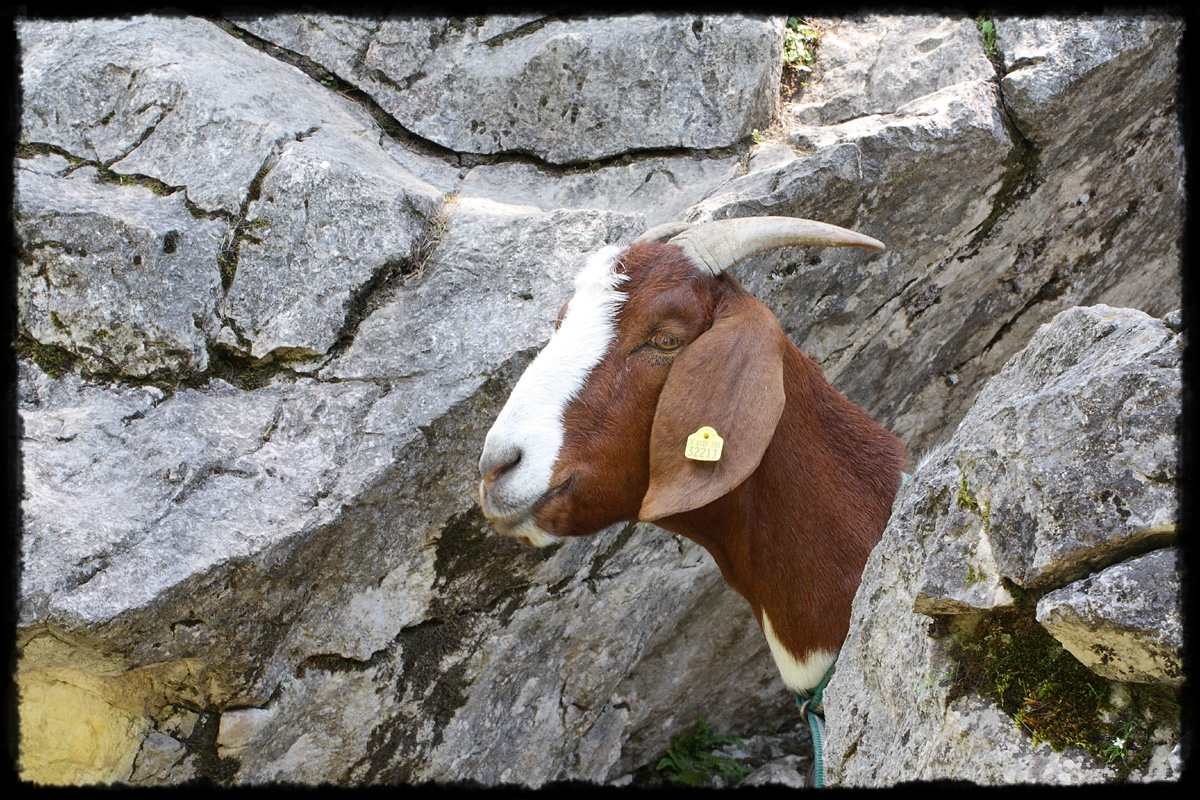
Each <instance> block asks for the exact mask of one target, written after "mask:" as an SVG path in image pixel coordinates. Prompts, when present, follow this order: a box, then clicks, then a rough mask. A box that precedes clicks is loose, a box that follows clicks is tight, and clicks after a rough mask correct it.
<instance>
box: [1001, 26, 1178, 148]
mask: <svg viewBox="0 0 1200 800" xmlns="http://www.w3.org/2000/svg"><path fill="white" fill-rule="evenodd" d="M1178 24H1179V23H1178V20H1176V19H1171V18H1169V17H1165V16H1160V15H1155V14H1139V15H1128V14H1113V15H1105V16H1097V17H1087V18H1079V19H1056V18H1049V17H1009V16H1000V17H997V18H996V20H995V25H996V49H997V50H999V51H1000V53H1001V58H1002V60H1003V63H1004V78H1003V81H1002V83H1001V87H1002V90H1003V92H1004V97H1005V99H1006V100H1007V102H1008V106H1009V108H1010V109H1012V114H1013V117H1014V119H1015V121H1016V124H1017V126H1018V127H1019V128H1020V129H1021V131H1022V132H1023V133H1024V134H1025V135H1026V136H1028V137H1029V139H1030V140H1031V141H1033V142H1034V144H1036V145H1037V146H1039V147H1044V146H1047V145H1049V144H1051V143H1053V142H1054V141H1056V140H1060V137H1061V135H1062V131H1063V130H1064V129H1070V128H1072V127H1076V126H1077V125H1079V123H1080V121H1082V120H1087V122H1088V124H1089V126H1107V127H1111V128H1112V130H1113V132H1116V131H1118V130H1120V129H1121V128H1122V127H1124V126H1125V125H1126V124H1128V120H1125V119H1122V118H1121V117H1120V116H1113V115H1111V114H1109V113H1108V110H1107V109H1102V105H1103V104H1104V102H1105V96H1106V95H1107V94H1108V92H1109V90H1110V89H1111V87H1112V86H1115V85H1125V86H1127V87H1128V88H1129V89H1130V90H1139V91H1147V92H1149V94H1148V95H1146V96H1145V103H1146V105H1147V106H1152V105H1155V104H1158V103H1162V102H1163V101H1164V100H1167V98H1164V97H1162V96H1161V93H1162V92H1163V89H1164V88H1165V87H1166V86H1168V85H1170V82H1171V80H1172V78H1173V75H1172V72H1173V70H1174V58H1173V56H1174V52H1173V51H1174V49H1175V47H1176V46H1177V45H1176V42H1177V41H1178V39H1177V36H1178V30H1179V28H1178ZM1147 62H1149V63H1147ZM1168 102H1169V100H1168Z"/></svg>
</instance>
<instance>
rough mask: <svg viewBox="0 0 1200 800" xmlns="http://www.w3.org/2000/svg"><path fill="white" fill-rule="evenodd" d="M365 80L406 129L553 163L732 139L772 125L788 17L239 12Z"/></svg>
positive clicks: (266, 32)
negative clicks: (377, 16)
mask: <svg viewBox="0 0 1200 800" xmlns="http://www.w3.org/2000/svg"><path fill="white" fill-rule="evenodd" d="M238 24H240V25H242V26H244V27H245V28H246V30H249V31H251V32H252V33H254V34H256V35H258V36H261V37H263V38H265V39H267V40H268V41H271V42H273V43H275V44H278V45H280V46H282V47H286V48H288V49H289V50H293V51H295V52H298V53H301V54H303V55H306V56H308V57H310V58H312V59H313V60H314V61H317V62H318V63H321V64H323V65H325V66H326V67H327V68H328V69H330V70H332V71H333V72H335V73H337V74H338V75H340V76H341V77H342V78H343V79H345V80H348V81H350V82H351V83H353V84H355V85H357V86H359V87H360V88H362V89H363V90H364V91H366V92H368V93H369V94H371V96H372V97H373V98H374V99H375V100H376V102H378V103H379V104H380V105H381V106H382V107H383V108H384V109H386V110H387V111H388V113H390V114H392V116H394V117H395V118H396V120H397V121H399V123H400V124H401V125H403V126H404V127H405V128H406V129H408V130H409V131H412V132H413V133H415V134H417V135H419V136H421V137H423V138H426V139H428V140H430V141H432V142H436V143H437V144H439V145H442V146H444V147H448V148H451V149H454V150H457V151H460V152H468V153H508V152H520V153H531V154H533V155H536V156H537V157H539V158H542V159H545V160H546V161H549V162H551V163H555V164H563V163H570V162H578V161H591V160H595V159H600V158H606V157H610V156H614V155H619V154H621V153H626V152H631V151H638V150H647V149H671V148H678V147H687V148H698V149H711V148H717V147H728V146H730V145H732V144H734V143H735V142H737V141H739V140H740V139H743V138H744V137H746V136H748V135H749V134H750V131H751V130H752V129H754V128H764V127H766V124H767V122H768V121H769V120H770V118H771V116H772V114H773V113H774V111H775V106H776V96H777V94H778V91H779V74H780V72H779V68H778V64H779V62H780V58H781V53H782V41H783V39H782V25H781V24H780V23H779V21H778V20H771V19H767V18H762V17H745V16H739V15H715V16H714V15H705V16H695V15H649V14H640V15H629V16H617V17H587V18H573V17H565V18H560V17H557V16H546V17H532V16H509V15H497V16H492V17H480V18H476V19H471V20H459V19H444V18H441V19H439V18H434V17H430V18H418V19H407V18H388V19H385V20H378V21H376V20H361V19H360V20H352V19H343V18H331V17H329V16H315V15H314V16H312V17H305V16H301V17H300V18H299V19H297V18H293V17H282V18H278V17H277V18H260V19H245V18H242V19H239V20H238Z"/></svg>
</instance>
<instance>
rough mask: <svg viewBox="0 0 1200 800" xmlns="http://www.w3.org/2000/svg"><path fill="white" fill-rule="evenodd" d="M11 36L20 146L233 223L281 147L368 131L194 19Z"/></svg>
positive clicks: (357, 114)
mask: <svg viewBox="0 0 1200 800" xmlns="http://www.w3.org/2000/svg"><path fill="white" fill-rule="evenodd" d="M18 35H19V37H20V40H21V54H22V67H23V70H24V74H23V76H22V80H23V85H24V86H25V87H26V88H25V92H24V102H23V105H22V116H21V137H22V140H23V141H26V142H34V143H46V144H50V145H54V146H56V147H61V148H63V149H64V150H66V151H67V152H69V153H72V154H73V155H76V156H78V157H79V158H82V159H85V160H89V161H90V160H96V161H99V162H101V163H103V164H104V165H105V166H108V167H109V168H111V169H112V170H113V171H114V172H116V173H118V174H121V175H146V176H149V177H152V178H156V179H158V180H160V181H162V182H164V183H166V184H167V185H169V186H186V187H187V196H188V199H189V200H191V201H192V202H193V203H195V204H196V205H197V206H198V207H199V208H201V209H203V210H205V211H213V212H215V211H223V212H225V213H227V214H231V215H236V214H237V213H238V212H239V209H240V208H241V206H242V204H243V202H244V201H245V198H246V196H247V194H248V192H249V191H250V187H251V185H252V183H253V182H254V179H255V176H256V175H258V172H259V170H260V169H261V168H262V166H263V163H264V162H265V161H266V160H267V159H268V157H270V155H271V154H272V153H273V152H275V150H276V148H277V147H278V145H279V144H281V143H282V142H284V141H288V140H294V139H296V138H297V137H300V136H303V135H305V134H306V133H307V132H312V129H313V128H314V127H317V128H326V129H328V128H336V129H339V130H340V131H341V133H342V135H344V136H354V135H356V134H357V135H368V134H370V135H375V134H374V130H373V128H374V125H373V123H372V122H371V119H370V117H369V116H368V115H367V114H366V113H364V112H362V111H361V110H359V109H358V108H357V107H355V106H354V105H353V104H351V103H349V102H347V101H345V100H343V99H341V98H339V97H337V96H336V94H335V93H333V92H330V91H328V90H326V89H316V88H315V87H313V86H312V82H311V81H310V80H309V79H308V78H307V77H305V76H304V75H303V74H302V73H300V72H299V71H298V70H297V69H295V68H294V67H291V66H288V65H285V64H281V63H280V62H278V61H276V60H275V59H272V58H270V57H269V56H266V55H264V54H262V53H259V52H256V51H254V50H252V49H251V48H249V47H247V46H245V45H244V44H242V43H240V42H237V41H236V40H235V39H234V38H233V37H231V36H229V35H228V34H226V33H224V32H223V31H221V30H220V29H219V28H217V27H216V26H215V25H213V24H212V23H210V22H206V21H204V20H201V19H197V18H195V17H167V16H158V17H149V16H142V17H130V18H127V19H108V20H75V21H72V22H67V23H61V22H52V21H48V20H38V21H23V22H22V23H21V25H20V26H19V29H18Z"/></svg>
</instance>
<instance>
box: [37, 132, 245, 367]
mask: <svg viewBox="0 0 1200 800" xmlns="http://www.w3.org/2000/svg"><path fill="white" fill-rule="evenodd" d="M18 164H19V166H20V168H19V169H18V170H17V185H16V190H17V204H16V211H17V217H18V223H17V236H18V237H19V240H20V246H21V247H22V249H23V253H24V257H23V258H22V259H21V261H20V271H19V272H18V278H17V287H18V288H17V307H18V313H19V315H20V324H21V330H22V333H24V334H25V335H26V336H28V337H29V338H31V339H32V340H34V341H36V342H38V343H40V344H42V345H57V346H59V347H62V348H64V349H65V350H67V351H68V352H69V353H71V354H72V355H74V356H76V357H78V358H79V359H81V360H82V362H83V363H84V364H85V365H86V366H87V367H88V368H89V369H91V370H93V371H95V372H100V373H108V374H120V375H130V376H138V377H145V376H148V375H151V374H155V373H159V374H164V373H165V374H176V375H181V376H186V375H190V374H193V373H196V372H203V371H204V370H205V369H206V368H207V367H208V351H207V337H208V336H211V335H212V334H213V333H214V332H215V329H216V326H217V320H216V316H215V311H216V308H215V307H216V304H217V301H218V299H219V296H220V295H219V292H220V288H221V278H220V274H219V272H218V269H217V253H218V251H219V250H220V247H221V241H222V238H223V236H224V235H225V234H226V233H227V230H228V226H227V225H225V224H223V223H221V222H220V221H216V220H198V219H196V218H195V217H193V216H192V215H191V214H190V213H189V212H188V209H187V207H186V205H185V203H184V198H183V196H182V194H179V193H175V194H171V195H168V196H165V197H162V196H158V195H157V194H155V192H154V191H152V190H151V189H149V188H146V187H143V186H122V185H113V184H107V183H104V182H101V181H100V180H99V179H98V177H97V173H96V170H95V169H92V168H90V167H81V168H79V169H75V170H71V169H70V167H69V166H68V165H67V164H66V162H65V160H64V159H62V158H61V157H59V156H39V157H35V158H33V159H27V160H20V161H19V162H18ZM64 173H66V174H64Z"/></svg>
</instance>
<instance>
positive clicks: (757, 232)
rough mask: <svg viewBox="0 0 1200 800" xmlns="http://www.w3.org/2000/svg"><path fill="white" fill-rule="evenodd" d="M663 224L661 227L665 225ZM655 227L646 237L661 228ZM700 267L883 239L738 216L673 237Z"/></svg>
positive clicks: (873, 244) (875, 245) (874, 244)
mask: <svg viewBox="0 0 1200 800" xmlns="http://www.w3.org/2000/svg"><path fill="white" fill-rule="evenodd" d="M665 227H666V226H665V225H660V226H658V228H665ZM658 228H652V229H651V230H650V231H647V232H646V233H645V234H643V236H646V235H648V234H649V233H651V232H653V231H656V230H658ZM668 244H675V245H679V247H680V248H681V249H682V250H683V252H684V254H685V255H687V256H688V258H690V259H691V260H692V262H693V263H694V264H695V265H696V266H698V267H703V268H706V269H708V270H709V271H711V272H712V274H713V275H719V274H720V273H722V272H724V271H725V270H726V269H728V268H729V267H731V266H733V265H734V264H736V263H737V262H739V261H742V260H744V259H747V258H750V257H751V256H756V255H758V254H759V253H765V252H766V251H768V250H774V249H775V248H777V247H807V246H813V245H816V246H821V247H869V248H870V249H872V250H882V249H884V247H883V242H880V241H879V240H877V239H872V238H871V237H870V236H864V235H863V234H861V233H855V232H854V231H848V230H846V229H845V228H839V227H838V226H836V225H829V224H827V223H824V222H816V221H814V220H811V219H798V218H796V217H739V218H737V219H721V220H717V221H715V222H705V223H701V224H699V225H694V226H691V227H689V228H687V229H686V230H684V231H683V232H682V233H679V234H677V235H676V236H674V237H673V238H672V239H671V240H670V241H669V242H668Z"/></svg>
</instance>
